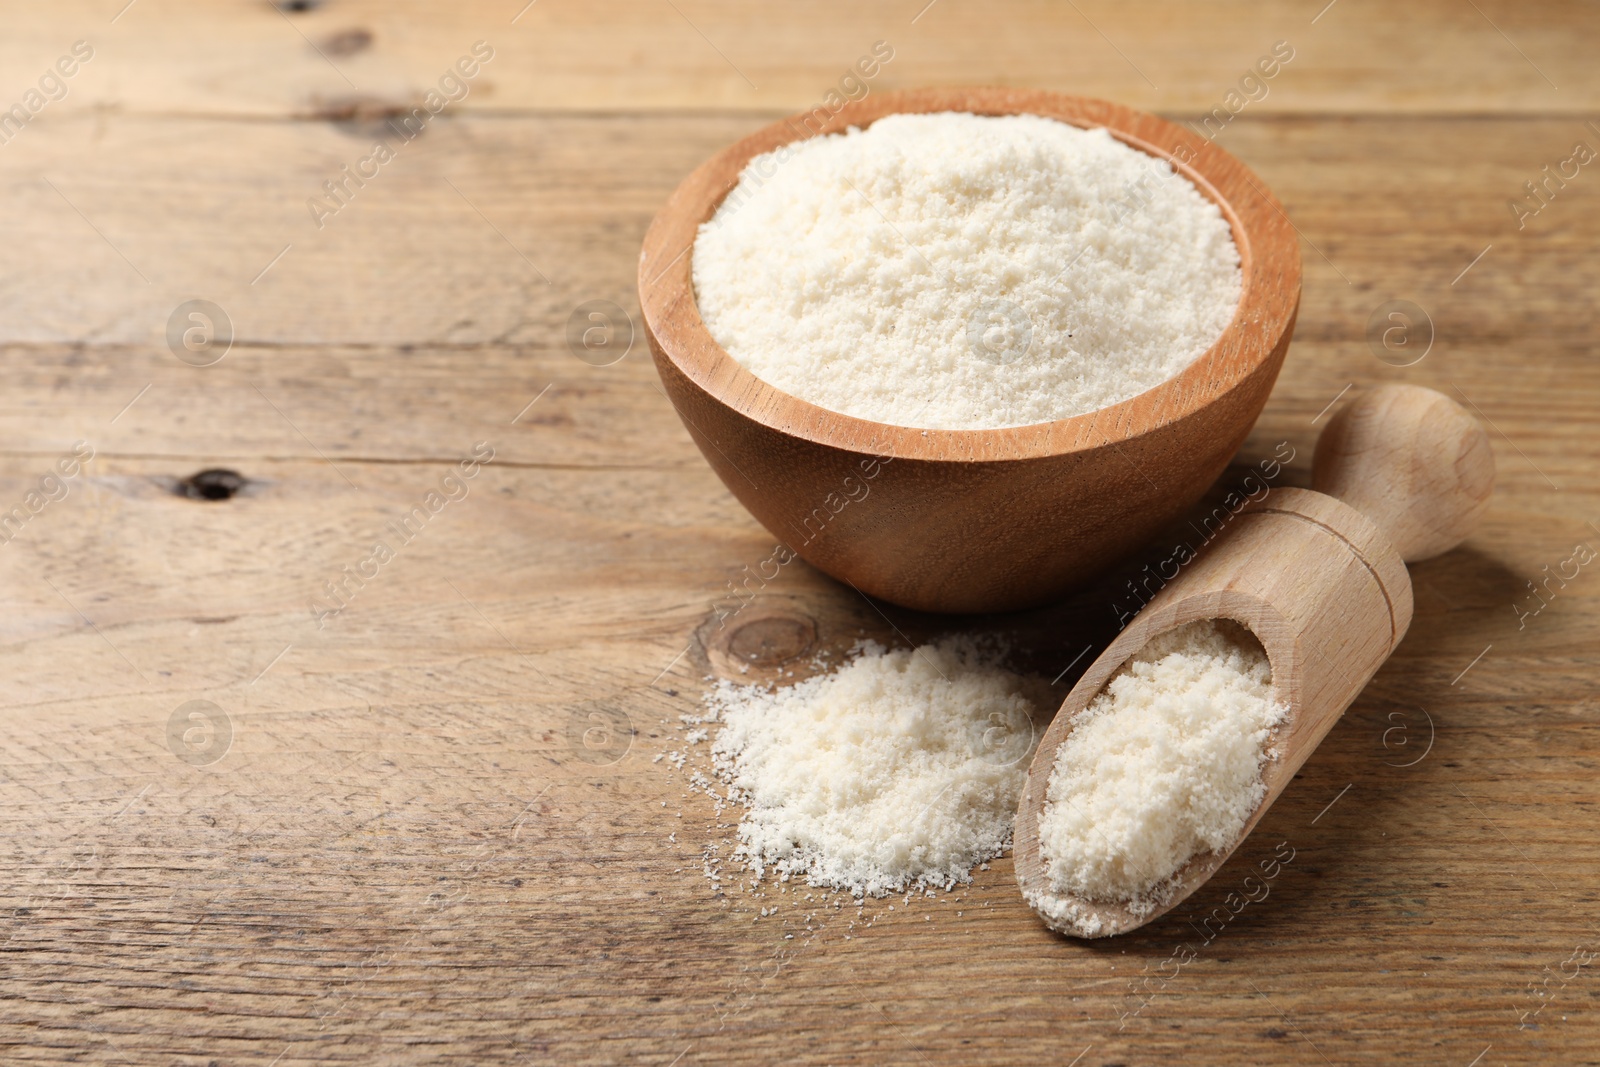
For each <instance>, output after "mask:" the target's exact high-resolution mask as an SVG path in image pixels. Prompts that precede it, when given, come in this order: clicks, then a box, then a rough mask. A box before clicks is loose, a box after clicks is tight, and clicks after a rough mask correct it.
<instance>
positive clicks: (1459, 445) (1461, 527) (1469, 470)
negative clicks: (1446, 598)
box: [1311, 385, 1494, 562]
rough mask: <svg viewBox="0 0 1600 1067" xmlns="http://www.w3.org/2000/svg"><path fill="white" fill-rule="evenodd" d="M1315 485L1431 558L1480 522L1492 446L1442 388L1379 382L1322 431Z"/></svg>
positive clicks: (1402, 548)
mask: <svg viewBox="0 0 1600 1067" xmlns="http://www.w3.org/2000/svg"><path fill="white" fill-rule="evenodd" d="M1311 487H1312V488H1313V489H1315V490H1317V491H1318V492H1321V493H1326V494H1328V495H1329V496H1333V497H1337V498H1339V499H1340V500H1342V501H1344V502H1345V503H1346V504H1349V505H1350V506H1351V507H1353V508H1355V509H1356V510H1357V511H1359V512H1361V513H1362V514H1364V515H1366V516H1367V517H1368V518H1369V519H1371V520H1372V521H1373V522H1374V523H1375V524H1376V525H1377V526H1378V528H1379V529H1381V530H1382V531H1383V532H1384V533H1385V534H1387V535H1388V536H1389V538H1390V539H1391V540H1392V541H1393V542H1394V545H1395V548H1397V549H1398V550H1399V552H1400V555H1401V557H1402V558H1403V559H1405V560H1406V561H1407V562H1414V561H1416V560H1422V559H1431V558H1432V557H1434V556H1437V555H1439V554H1440V553H1442V552H1448V551H1449V550H1450V549H1452V548H1454V547H1455V546H1456V545H1458V544H1460V543H1461V541H1462V540H1463V539H1464V538H1466V536H1467V535H1468V534H1469V533H1471V532H1472V530H1473V528H1474V527H1476V526H1477V524H1478V519H1479V518H1480V517H1481V516H1482V515H1483V511H1484V509H1485V508H1486V507H1488V505H1489V494H1490V492H1491V491H1492V490H1493V489H1494V453H1493V452H1492V451H1491V450H1490V448H1489V435H1488V434H1486V433H1485V432H1484V430H1483V427H1482V426H1480V425H1478V420H1476V419H1474V418H1473V417H1472V416H1471V415H1469V414H1468V413H1467V411H1466V409H1465V408H1463V407H1462V406H1461V405H1460V404H1457V403H1456V402H1455V401H1454V400H1451V399H1450V398H1449V397H1447V396H1445V395H1444V394H1443V393H1439V392H1435V391H1434V390H1432V389H1424V388H1422V387H1421V386H1416V385H1380V386H1378V387H1377V388H1376V389H1372V390H1370V391H1368V392H1366V393H1363V394H1362V395H1361V396H1359V397H1357V398H1356V399H1355V400H1352V401H1351V402H1350V403H1348V404H1346V405H1345V406H1344V407H1342V408H1340V409H1339V411H1338V413H1336V414H1335V415H1334V416H1333V418H1332V420H1330V421H1329V423H1328V425H1327V428H1326V429H1324V430H1323V431H1322V437H1321V438H1320V439H1319V440H1318V441H1317V450H1316V454H1315V456H1314V457H1313V459H1312V464H1311Z"/></svg>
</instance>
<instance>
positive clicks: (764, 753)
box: [709, 637, 1039, 897]
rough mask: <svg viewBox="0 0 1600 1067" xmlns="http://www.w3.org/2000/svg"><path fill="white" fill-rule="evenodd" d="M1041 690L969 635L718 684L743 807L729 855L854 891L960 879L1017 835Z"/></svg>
mask: <svg viewBox="0 0 1600 1067" xmlns="http://www.w3.org/2000/svg"><path fill="white" fill-rule="evenodd" d="M1038 692H1039V685H1038V680H1037V679H1027V678H1024V677H1022V676H1019V675H1016V674H1013V673H1011V672H1010V671H1007V670H1005V669H1004V668H1002V667H1000V666H999V665H998V664H997V663H996V655H995V653H994V652H993V650H989V651H986V650H985V649H983V648H981V647H980V646H979V645H977V644H975V643H974V642H973V641H972V640H971V639H970V638H964V637H953V638H947V639H945V640H943V641H939V642H935V643H933V644H928V645H923V646H921V647H919V648H916V649H914V650H913V649H900V650H892V651H891V650H885V649H884V648H883V647H882V646H880V645H877V644H875V643H872V642H868V643H866V644H864V645H863V646H862V647H861V648H860V649H859V650H858V652H857V654H856V655H855V657H854V658H853V659H851V660H850V661H849V662H848V663H846V664H844V665H843V666H841V667H840V668H839V669H837V670H835V671H834V672H832V673H830V674H825V675H819V676H817V677H813V678H809V679H806V680H804V681H801V682H798V683H796V684H794V685H789V686H784V687H780V688H776V689H767V688H764V687H758V686H735V685H731V684H729V683H727V682H723V683H721V685H720V686H719V688H717V689H716V690H714V691H713V692H712V694H711V696H710V698H709V702H710V704H711V706H712V709H713V711H714V712H715V714H714V716H713V718H714V719H715V720H716V721H720V722H721V724H722V726H721V730H720V732H719V733H718V735H717V738H716V742H715V744H714V747H713V756H714V759H715V764H716V772H717V776H718V777H719V778H721V779H722V780H723V781H724V782H726V783H728V785H729V790H728V795H729V799H731V800H735V801H737V802H739V803H741V804H742V805H743V806H744V808H745V811H744V815H743V818H742V819H741V820H740V823H739V830H738V834H739V850H738V852H737V853H736V858H739V859H741V860H742V861H743V862H744V863H745V865H746V866H747V867H749V868H750V869H751V870H752V871H753V872H754V873H755V875H756V877H757V879H758V880H759V879H760V878H761V877H762V876H763V875H765V874H766V873H767V872H769V871H770V872H771V873H773V874H776V875H777V876H778V877H779V878H780V879H782V880H785V881H786V880H788V879H789V878H791V877H798V878H803V879H804V880H805V881H806V882H807V883H808V884H810V885H813V886H826V887H829V888H833V889H840V890H845V891H847V892H850V893H853V894H855V895H856V896H858V897H861V896H882V895H884V894H886V893H889V892H901V891H906V890H909V889H912V888H920V889H923V890H927V889H931V888H935V887H938V888H946V889H947V888H949V887H951V886H954V885H956V884H957V883H965V882H968V881H970V880H971V874H970V872H971V870H972V868H973V867H974V866H976V865H977V864H979V863H982V862H983V861H985V860H987V859H990V858H992V857H994V856H998V855H1000V854H1001V853H1002V852H1004V851H1006V850H1007V849H1009V848H1010V847H1011V828H1012V822H1013V819H1014V817H1015V811H1016V806H1017V801H1018V799H1019V797H1020V796H1021V793H1022V786H1023V782H1024V781H1025V779H1026V777H1027V769H1028V761H1029V760H1030V759H1031V758H1032V756H1033V749H1034V741H1035V733H1036V731H1035V728H1034V720H1033V716H1034V714H1035V712H1036V707H1037V705H1036V703H1035V696H1036V695H1037V694H1038Z"/></svg>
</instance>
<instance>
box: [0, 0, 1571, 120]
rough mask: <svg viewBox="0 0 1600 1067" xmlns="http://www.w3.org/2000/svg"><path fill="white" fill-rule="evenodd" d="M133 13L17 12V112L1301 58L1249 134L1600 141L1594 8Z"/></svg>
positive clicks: (1079, 84) (721, 91)
mask: <svg viewBox="0 0 1600 1067" xmlns="http://www.w3.org/2000/svg"><path fill="white" fill-rule="evenodd" d="M125 3H126V0H63V2H61V3H58V4H52V5H50V6H49V7H48V8H38V7H35V8H25V9H22V10H19V11H18V12H16V15H15V22H14V23H13V24H12V25H11V26H10V27H9V29H10V31H11V32H9V33H7V34H6V36H5V39H4V40H3V41H0V66H3V68H4V69H6V70H7V71H10V72H12V76H11V78H10V79H9V80H8V85H7V88H6V92H7V93H9V94H11V98H13V99H14V98H17V97H20V96H21V94H22V92H23V91H24V90H25V89H26V88H27V87H28V86H29V85H30V84H31V83H32V82H33V80H34V79H35V78H37V77H38V75H39V74H41V73H43V71H44V70H45V69H47V68H48V67H49V65H50V64H51V63H53V62H54V60H55V59H56V58H57V57H58V56H59V55H60V54H61V53H62V52H64V51H66V50H67V48H68V47H69V46H70V45H71V44H72V42H73V41H75V40H80V39H81V40H87V41H90V42H91V43H93V45H94V46H95V48H96V49H97V55H96V58H95V59H94V60H92V61H91V62H90V63H89V64H88V65H87V66H86V67H84V69H83V70H82V72H81V73H80V74H78V75H77V76H75V80H74V81H73V82H72V83H71V89H70V91H69V93H68V95H67V97H66V98H65V99H64V100H62V101H60V102H59V103H55V104H52V105H50V107H49V109H48V110H47V111H46V112H45V118H46V119H51V118H55V117H56V116H57V115H58V114H60V113H71V112H76V113H79V114H90V113H93V112H94V111H96V110H104V109H115V110H117V111H120V112H127V113H135V114H160V115H190V116H196V115H207V116H219V115H229V116H250V117H258V118H259V117H284V116H291V115H294V116H302V117H306V118H317V117H330V116H331V117H340V116H353V115H361V114H371V113H381V112H383V111H384V110H386V109H394V108H399V107H402V106H403V107H406V108H410V107H412V106H415V105H416V104H417V103H419V102H420V101H421V100H422V98H423V97H424V94H425V93H426V92H427V91H428V90H429V89H430V88H433V87H435V86H436V85H437V80H438V78H439V77H440V76H441V74H443V73H444V72H445V71H446V70H447V69H448V68H449V66H450V65H451V64H452V63H453V62H454V61H455V60H456V59H457V58H458V57H459V56H460V55H462V54H464V53H466V51H467V50H468V48H469V47H470V45H471V44H472V43H473V42H474V41H477V40H483V41H485V42H486V43H488V44H490V45H491V46H492V47H493V48H494V49H495V58H494V59H493V60H491V61H490V63H489V64H488V66H487V67H486V68H485V70H484V71H483V73H482V74H481V75H480V76H479V77H478V79H477V80H476V82H475V85H474V87H473V89H472V92H471V93H470V94H469V95H468V96H467V97H466V99H465V100H462V101H460V102H459V104H456V105H452V107H453V108H454V107H459V108H461V109H462V110H464V111H493V112H517V111H524V112H525V111H567V112H583V113H589V112H594V111H597V110H604V111H614V110H628V111H640V110H649V111H666V112H672V111H686V110H705V109H716V110H723V111H755V112H760V111H769V112H779V113H786V112H791V111H795V110H797V109H800V108H803V107H810V106H812V105H813V104H815V103H817V102H819V101H821V100H822V99H824V97H825V96H826V94H827V93H828V92H829V91H830V90H831V91H836V92H837V91H840V81H841V79H842V78H843V77H844V76H845V75H846V74H847V73H848V72H849V70H850V68H851V66H852V65H853V64H854V63H855V62H856V60H857V59H859V58H860V57H861V56H863V55H865V54H867V53H868V52H869V51H870V50H871V47H872V45H873V43H874V42H876V41H880V40H881V41H886V42H888V43H889V44H890V45H891V46H892V47H893V48H894V50H895V57H894V60H893V61H892V62H891V63H890V64H889V65H888V66H887V67H886V68H885V70H884V71H883V73H882V74H881V75H880V76H878V77H877V78H876V79H874V80H873V82H872V83H871V86H872V88H873V89H874V90H876V89H880V88H882V89H906V88H917V87H922V86H930V85H986V84H993V85H1006V86H1015V87H1019V88H1036V89H1053V90H1057V91H1061V92H1071V93H1082V94H1085V95H1092V96H1100V97H1105V98H1108V99H1113V100H1118V101H1122V102H1125V103H1127V104H1129V105H1131V106H1134V107H1138V108H1142V109H1144V110H1159V111H1190V112H1196V113H1199V112H1207V111H1210V110H1211V109H1212V108H1214V107H1218V106H1221V105H1222V103H1223V100H1224V97H1225V95H1226V94H1227V93H1228V92H1229V91H1230V90H1235V91H1236V90H1238V88H1239V82H1240V79H1241V78H1242V77H1243V75H1244V74H1245V73H1246V72H1247V71H1248V70H1249V69H1250V67H1251V66H1252V65H1253V64H1254V63H1255V62H1256V61H1257V60H1258V59H1259V58H1260V57H1261V56H1262V55H1264V54H1266V53H1267V52H1269V51H1270V49H1271V47H1272V45H1273V44H1274V42H1277V41H1280V40H1281V41H1287V42H1289V44H1290V45H1291V46H1292V47H1293V48H1294V50H1295V59H1294V60H1293V61H1292V62H1291V63H1290V65H1289V66H1288V67H1287V68H1286V69H1285V71H1284V73H1283V75H1282V76H1281V77H1280V78H1278V79H1275V80H1274V81H1273V82H1272V83H1270V85H1269V86H1268V88H1269V91H1268V92H1267V93H1266V95H1265V96H1264V97H1261V98H1259V99H1257V100H1255V101H1253V102H1251V103H1250V104H1249V105H1248V107H1247V109H1246V114H1250V113H1267V112H1272V113H1279V114H1283V113H1313V114H1329V113H1341V114H1352V113H1355V114H1361V113H1394V112H1412V113H1441V112H1444V113H1450V114H1458V115H1474V114H1485V113H1505V112H1516V113H1520V114H1548V113H1550V112H1562V113H1566V114H1572V115H1583V116H1585V117H1588V116H1589V114H1590V112H1592V111H1593V110H1594V109H1595V108H1596V107H1597V106H1600V74H1597V73H1596V71H1595V67H1594V64H1593V63H1592V62H1591V58H1592V56H1591V53H1590V47H1589V46H1590V44H1591V43H1592V42H1593V40H1594V38H1595V35H1596V34H1597V33H1600V14H1597V13H1596V12H1595V10H1594V8H1593V6H1592V5H1589V4H1584V3H1581V2H1577V0H1562V2H1557V3H1550V4H1544V5H1540V7H1539V8H1538V9H1537V10H1519V9H1517V8H1516V7H1514V6H1512V5H1508V4H1505V3H1503V2H1491V3H1488V4H1483V3H1480V4H1478V10H1474V8H1473V6H1472V5H1470V4H1457V3H1451V2H1450V0H1421V2H1418V3H1412V4H1405V5H1394V4H1385V3H1381V2H1379V0H1338V3H1337V5H1336V6H1334V7H1332V8H1331V9H1329V10H1326V11H1323V10H1322V9H1323V8H1324V7H1325V6H1326V0H1324V3H1322V4H1316V3H1309V4H1308V3H1300V2H1295V0H1272V2H1270V3H1261V4H1256V3H1249V2H1246V0H1227V2H1224V3H1214V4H1206V5H1204V6H1196V5H1194V4H1187V3H1184V2H1182V0H1160V2H1153V3H1144V4H1137V5H1126V4H1113V3H1108V2H1105V0H1095V2H1090V3H1078V4H1058V3H1052V2H1050V0H1000V2H997V3H989V4H984V5H982V6H979V5H972V4H960V3H951V2H950V0H937V2H936V3H934V4H932V5H929V4H928V3H927V0H913V2H910V3H875V4H858V3H849V2H846V0H824V2H820V3H813V4H808V5H805V6H804V7H793V8H784V7H770V8H763V9H762V10H761V11H760V13H759V14H757V13H755V12H753V11H751V10H750V9H749V8H748V6H747V5H743V4H740V3H738V2H737V0H675V2H674V3H673V4H663V3H653V2H651V0H605V2H603V3H596V4H589V5H585V6H583V7H576V6H572V5H563V4H558V3H551V2H550V0H538V2H536V3H532V4H529V3H527V0H464V2H461V3H456V4H452V5H450V6H449V7H436V6H431V5H422V4H406V5H399V6H397V5H392V4H382V3H379V2H377V0H331V2H328V3H320V2H318V3H307V4H299V5H295V4H290V3H287V2H285V3H283V4H281V5H277V4H273V3H269V2H266V0H261V2H255V3H250V4H237V5H226V6H221V7H219V6H217V5H214V4H207V3H205V2H204V0H138V2H137V3H136V4H135V5H134V6H132V7H131V8H130V9H129V10H127V11H126V12H125V13H123V14H122V15H121V17H118V18H116V21H115V22H114V23H113V22H112V19H113V17H115V16H117V14H118V11H119V10H120V9H121V8H122V7H123V6H124V4H125ZM280 7H281V8H283V9H285V10H281V11H280V10H279V9H278V8H280ZM296 7H300V8H304V9H305V10H294V8H296ZM519 13H520V17H519ZM1319 13H1320V17H1319ZM513 20H514V21H513ZM845 88H846V89H848V86H846V87H845ZM1257 95H1258V96H1259V93H1258V94H1257Z"/></svg>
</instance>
